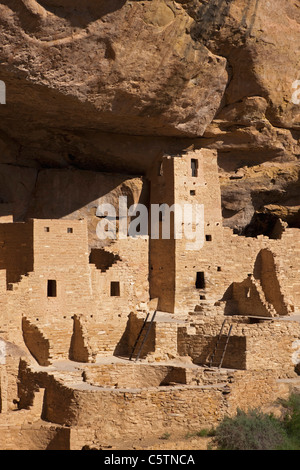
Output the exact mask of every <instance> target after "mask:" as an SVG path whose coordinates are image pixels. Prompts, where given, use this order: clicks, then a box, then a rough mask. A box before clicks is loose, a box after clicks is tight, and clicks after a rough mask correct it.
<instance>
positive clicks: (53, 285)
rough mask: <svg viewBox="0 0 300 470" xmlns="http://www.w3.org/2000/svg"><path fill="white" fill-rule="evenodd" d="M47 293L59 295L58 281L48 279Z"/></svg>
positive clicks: (53, 295) (51, 295)
mask: <svg viewBox="0 0 300 470" xmlns="http://www.w3.org/2000/svg"><path fill="white" fill-rule="evenodd" d="M47 295H48V297H56V296H57V289H56V281H54V280H49V281H48V289H47Z"/></svg>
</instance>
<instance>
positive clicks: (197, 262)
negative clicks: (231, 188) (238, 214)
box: [150, 149, 223, 314]
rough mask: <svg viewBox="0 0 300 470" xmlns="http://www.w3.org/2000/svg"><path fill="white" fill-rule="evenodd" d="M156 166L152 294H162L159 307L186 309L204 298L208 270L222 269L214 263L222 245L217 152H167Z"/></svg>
mask: <svg viewBox="0 0 300 470" xmlns="http://www.w3.org/2000/svg"><path fill="white" fill-rule="evenodd" d="M155 171H157V172H156V174H155V172H153V174H152V177H151V196H150V202H151V210H150V212H151V228H152V230H151V233H150V295H151V298H158V299H159V304H158V309H159V310H160V311H165V312H171V313H183V314H186V313H188V312H190V311H194V309H195V307H196V306H197V305H199V302H200V301H201V300H205V298H206V292H207V288H208V286H209V284H211V283H212V282H213V281H210V277H211V276H210V273H209V272H210V271H216V272H218V268H219V269H221V267H219V266H214V259H215V258H219V257H216V256H215V254H216V252H219V251H220V249H221V247H222V244H223V227H222V212H221V192H220V184H219V177H218V166H217V153H216V152H215V151H212V150H207V149H201V150H196V151H192V152H187V153H185V154H183V155H178V156H164V157H163V159H162V160H161V161H160V162H159V163H158V166H157V168H156V169H155ZM164 204H166V206H163V205H164ZM158 205H159V208H160V212H159V217H158V218H157V207H158ZM169 222H170V236H169V237H168V236H167V235H168V233H167V232H168V230H167V225H168V223H169ZM158 228H159V235H160V236H159V238H158V237H157V233H158ZM213 277H214V276H212V278H213ZM211 287H212V286H211Z"/></svg>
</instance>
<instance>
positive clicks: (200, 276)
mask: <svg viewBox="0 0 300 470" xmlns="http://www.w3.org/2000/svg"><path fill="white" fill-rule="evenodd" d="M196 289H205V276H204V272H198V273H197V277H196Z"/></svg>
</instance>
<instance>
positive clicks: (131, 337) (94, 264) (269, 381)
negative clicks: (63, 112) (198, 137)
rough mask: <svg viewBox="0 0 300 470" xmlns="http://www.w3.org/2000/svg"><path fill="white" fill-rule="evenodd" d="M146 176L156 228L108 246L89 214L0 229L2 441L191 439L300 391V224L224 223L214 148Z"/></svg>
mask: <svg viewBox="0 0 300 470" xmlns="http://www.w3.org/2000/svg"><path fill="white" fill-rule="evenodd" d="M153 168H154V170H153V171H152V173H151V174H150V175H149V180H150V197H149V200H150V207H149V208H148V209H150V211H149V214H150V219H151V220H152V217H151V216H152V215H153V211H154V210H155V209H154V208H156V209H157V207H158V206H160V205H162V204H165V205H166V206H165V207H158V208H159V209H161V210H160V211H159V213H161V215H160V216H159V218H158V219H157V220H156V222H157V224H156V225H155V224H149V226H150V230H149V233H148V234H143V235H140V236H132V237H127V238H125V239H118V238H117V239H115V240H113V241H111V242H110V243H109V244H107V245H106V246H105V247H101V248H99V247H91V246H90V244H89V239H88V226H87V221H86V220H74V219H68V218H64V219H51V220H48V219H30V220H28V221H26V222H22V223H14V222H13V221H11V220H10V219H9V218H5V219H4V220H3V221H1V222H3V223H1V224H0V307H1V320H0V328H1V343H0V352H1V362H0V372H1V375H0V379H1V380H0V396H1V408H0V409H1V414H0V427H1V429H2V431H1V433H0V434H1V436H2V437H1V438H0V447H1V448H7V447H9V446H11V448H16V447H17V446H21V447H22V448H28V446H32V448H72V449H77V448H82V447H83V446H84V445H91V444H92V443H99V442H100V441H101V442H103V441H105V442H109V440H110V439H111V440H114V439H115V440H117V439H119V438H121V437H122V434H123V433H124V432H126V434H127V435H128V436H134V435H135V434H136V433H137V428H138V430H139V432H140V433H141V435H142V436H144V435H152V434H153V433H154V432H163V430H166V429H170V430H173V431H174V432H175V431H176V430H177V432H178V431H179V430H181V431H182V432H183V431H184V430H185V431H188V430H195V429H197V428H198V427H199V426H201V425H204V424H205V423H210V424H211V425H214V424H215V423H216V415H217V416H218V419H220V418H221V417H222V416H225V415H227V414H228V413H229V414H230V413H233V412H234V411H235V409H236V407H237V406H240V407H247V406H249V404H251V405H254V404H256V405H268V404H270V403H272V401H273V399H276V398H277V397H278V396H286V395H287V393H288V392H289V391H290V389H291V387H294V386H297V383H298V382H297V380H298V379H297V377H298V375H297V374H298V372H299V364H300V354H299V350H300V324H299V311H300V278H299V271H300V268H299V266H300V231H299V230H298V229H290V228H286V226H285V225H284V224H283V223H280V222H279V223H278V225H277V226H276V228H275V229H274V233H273V234H272V236H271V237H270V238H269V237H264V236H259V237H257V238H250V237H241V236H238V235H235V234H233V233H232V231H231V230H230V229H228V228H224V227H223V224H222V212H221V193H220V186H219V179H218V168H217V155H216V152H214V151H211V150H207V149H202V150H195V151H189V152H186V153H185V154H182V155H176V156H171V155H166V156H164V157H163V159H162V160H159V161H158V162H157V165H154V167H153ZM184 206H187V207H190V208H191V207H192V208H196V209H197V210H198V212H197V210H196V218H195V220H194V219H193V218H192V219H191V218H185V217H184V216H183V214H182V212H181V210H182V208H183V207H184ZM168 208H169V209H170V208H172V209H174V211H170V212H168ZM197 214H198V215H200V217H198V218H197ZM169 217H170V220H171V224H170V236H165V237H163V231H164V230H165V229H166V227H167V221H168V218H169ZM153 220H154V219H153ZM157 230H158V233H159V234H160V236H158V237H157V236H154V234H155V233H156V231H157ZM178 234H180V236H178ZM297 314H298V316H297ZM142 327H143V328H142ZM137 351H139V355H138V356H136V353H137ZM137 357H138V358H139V359H140V360H139V361H133V360H129V359H134V358H137ZM221 366H222V367H221ZM249 383H251V384H252V388H251V389H249V387H248V389H247V384H249ZM254 388H256V390H257V391H258V393H256V394H254V393H253V389H254ZM124 390H125V392H124ZM208 396H209V400H208V401H207V400H206V398H207V397H208ZM162 401H163V403H164V405H163V407H162V406H161V403H162ZM145 403H146V405H145ZM12 410H18V412H17V413H15V414H14V415H13V418H12V417H11V416H12V415H11V414H10V412H11V411H12ZM107 410H109V416H108V415H107ZM142 412H143V413H142ZM141 413H142V414H141ZM178 416H179V417H180V418H178ZM1 417H3V419H1ZM40 419H42V423H41V422H39V420H40ZM29 422H30V423H32V422H33V423H34V424H33V425H29V424H27V427H26V426H25V427H24V423H29ZM49 423H50V424H51V425H52V428H51V427H50V424H49ZM154 423H155V424H156V426H154ZM157 423H158V424H157ZM53 425H55V426H54V427H53ZM37 430H38V431H39V435H40V436H41V437H40V440H39V439H38V438H37V437H35V438H34V439H32V434H35V433H36V431H37ZM18 433H19V434H18ZM17 435H18V436H20V435H21V438H20V440H19V441H18V439H17ZM30 436H31V437H30ZM28 442H30V444H29V443H28ZM8 443H9V444H8Z"/></svg>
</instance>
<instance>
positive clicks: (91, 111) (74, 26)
mask: <svg viewBox="0 0 300 470" xmlns="http://www.w3.org/2000/svg"><path fill="white" fill-rule="evenodd" d="M0 44H1V49H0V80H3V81H4V82H5V84H6V92H7V104H6V105H0V117H1V120H0V159H1V160H0V161H1V167H0V177H1V182H2V184H1V187H0V202H1V201H2V203H3V204H2V208H3V210H4V209H5V210H6V211H7V210H9V209H8V208H9V207H10V205H12V206H13V208H14V209H13V211H14V215H15V219H16V220H22V219H23V218H24V217H26V215H28V214H29V213H30V215H36V214H35V207H37V206H39V207H41V205H44V206H47V197H48V198H49V197H50V198H51V197H53V195H50V196H49V194H48V196H47V194H45V193H46V191H44V190H43V191H40V190H39V188H41V187H42V186H43V185H42V181H43V178H44V179H45V170H46V171H47V169H55V170H56V171H57V172H59V171H60V170H61V171H63V172H64V173H63V176H62V174H61V176H60V178H62V177H63V178H65V179H66V182H67V185H66V186H70V188H71V186H72V185H71V181H73V180H74V181H75V180H76V181H77V180H78V178H77V177H76V178H74V172H76V171H79V170H80V171H82V170H89V171H90V172H93V171H106V172H108V171H109V172H116V173H121V174H122V173H126V174H132V175H139V174H142V175H147V172H148V171H149V170H150V168H151V166H152V165H153V164H154V162H155V160H156V159H157V158H159V157H160V156H161V155H163V154H164V153H170V154H174V153H177V152H181V151H182V150H184V149H186V148H188V147H190V146H192V145H193V146H194V147H195V148H198V147H207V148H215V149H217V150H218V153H219V168H220V180H221V187H222V197H223V215H224V223H225V224H226V225H228V226H231V227H232V228H235V229H236V231H237V232H239V233H241V232H243V233H247V234H249V235H252V234H256V233H260V232H263V233H266V231H268V230H269V229H270V224H271V225H272V224H273V222H274V220H275V219H276V218H277V217H281V218H283V219H284V220H286V221H287V222H288V223H289V224H290V225H292V226H299V225H300V224H299V208H300V196H299V194H300V191H299V189H300V178H299V171H300V170H299V154H300V143H299V142H300V105H297V104H294V103H293V102H292V94H293V92H294V90H293V88H292V86H293V83H294V82H295V80H297V79H300V76H299V74H300V51H299V44H300V7H299V2H298V1H297V0H273V1H272V2H266V1H263V0H231V1H230V0H203V1H198V0H190V1H189V0H181V1H177V2H175V1H171V0H170V1H169V0H152V1H150V0H147V1H143V2H142V1H138V0H135V1H134V0H132V1H126V0H111V1H109V2H108V1H106V0H86V1H84V2H83V1H81V0H72V1H71V0H40V1H39V2H38V1H35V0H4V1H1V3H0ZM68 170H70V172H69V171H68ZM55 174H56V173H55V171H54V172H51V171H49V173H48V174H47V176H48V178H50V179H51V178H52V175H55ZM69 174H70V176H69ZM53 177H54V176H53ZM125 178H127V177H126V176H125V175H124V179H125ZM117 179H118V178H117ZM47 181H48V182H49V180H47ZM118 185H119V180H118V184H117V183H116V186H118ZM129 186H130V185H129ZM51 187H55V184H54V183H53V184H52V183H51V182H50V183H49V188H51ZM103 190H104V188H103V189H102V190H101V191H102V192H103ZM70 191H71V189H70ZM70 194H71V193H70ZM33 195H34V197H33ZM93 197H94V195H93ZM33 201H39V202H38V204H37V205H36V204H33ZM81 202H82V199H81V200H80V202H79V201H78V207H77V208H76V207H72V213H73V212H74V211H75V210H76V209H80V207H79V206H80V204H81ZM89 202H91V201H86V202H85V203H86V204H87V203H89ZM57 204H58V205H59V199H58V200H57ZM0 208H1V206H0ZM29 209H30V212H28V211H29ZM42 212H43V211H42ZM52 212H53V211H52ZM36 213H39V214H41V210H40V209H39V208H37V212H36ZM43 213H45V211H44V212H43ZM45 215H46V214H45ZM52 216H53V214H52ZM54 216H55V214H54ZM57 216H59V214H58V215H57ZM274 218H275V219H274ZM249 224H250V226H249Z"/></svg>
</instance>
